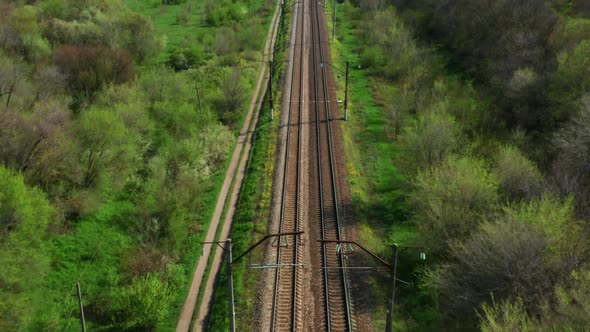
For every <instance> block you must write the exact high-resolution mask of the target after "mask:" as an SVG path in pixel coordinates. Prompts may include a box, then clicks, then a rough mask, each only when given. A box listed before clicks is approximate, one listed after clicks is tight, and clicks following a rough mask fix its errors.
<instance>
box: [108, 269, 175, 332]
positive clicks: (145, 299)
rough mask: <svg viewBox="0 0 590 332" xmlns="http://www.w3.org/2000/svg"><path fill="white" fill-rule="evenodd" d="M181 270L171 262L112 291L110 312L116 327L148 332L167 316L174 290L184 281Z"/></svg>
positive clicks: (123, 329)
mask: <svg viewBox="0 0 590 332" xmlns="http://www.w3.org/2000/svg"><path fill="white" fill-rule="evenodd" d="M182 275H183V274H182V269H181V268H180V267H179V266H175V265H171V266H169V267H168V269H167V270H166V271H165V272H164V273H161V274H160V273H148V274H146V275H145V276H141V277H135V278H133V281H132V283H131V285H130V286H129V287H125V288H122V289H118V290H117V291H116V292H115V293H114V305H113V311H114V313H115V315H114V317H115V323H116V326H117V329H118V330H122V331H138V330H141V331H152V330H155V329H156V328H157V327H158V326H159V325H160V324H161V323H163V322H164V320H165V319H166V317H168V311H169V310H170V307H171V305H172V302H173V301H174V300H175V292H176V289H177V288H178V287H179V286H180V285H181V283H182V282H183V281H184V280H183V278H182Z"/></svg>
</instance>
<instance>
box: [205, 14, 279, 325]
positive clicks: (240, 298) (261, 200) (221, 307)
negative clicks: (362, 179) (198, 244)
mask: <svg viewBox="0 0 590 332" xmlns="http://www.w3.org/2000/svg"><path fill="white" fill-rule="evenodd" d="M287 21H288V20H286V21H285V22H287ZM286 25H287V26H288V24H287V23H286ZM286 34H288V31H285V30H281V34H280V35H279V38H278V39H277V45H283V40H282V38H284V36H285V35H286ZM284 55H285V52H284V50H282V51H280V52H278V53H277V59H281V58H282V57H284ZM283 66H284V65H283ZM283 68H284V67H283ZM279 72H282V70H277V72H276V73H279ZM281 82H282V80H279V79H275V80H274V85H273V88H274V91H279V89H280V86H281ZM268 97H269V96H268V93H267V94H265V96H264V100H263V103H262V109H261V110H260V118H259V123H258V127H257V128H255V132H254V139H253V145H252V150H251V152H250V156H249V159H248V165H247V169H246V176H245V178H244V182H243V184H242V188H241V190H240V195H239V197H238V203H237V208H236V215H235V217H234V221H233V224H232V230H231V233H230V237H231V239H232V243H233V253H234V258H235V257H236V256H237V255H239V254H241V253H243V252H245V251H246V250H247V249H248V247H249V246H250V245H252V244H253V243H254V242H256V241H258V240H259V239H261V238H262V237H263V236H265V235H266V234H267V229H268V221H269V220H270V216H271V200H272V188H273V178H274V167H275V165H274V162H275V155H276V145H277V135H278V129H279V120H278V119H280V116H281V114H280V113H281V112H280V107H279V105H280V100H281V98H282V96H281V93H280V92H279V93H276V94H275V95H274V96H273V98H274V104H275V120H274V121H271V120H270V109H269V105H268ZM263 248H264V246H261V247H258V248H257V249H256V250H254V251H253V252H252V253H251V254H249V255H248V257H245V258H244V259H243V260H242V261H241V262H238V264H236V265H234V269H233V271H234V290H235V298H236V300H235V304H236V306H235V307H236V324H237V325H238V330H244V331H247V330H252V329H253V328H254V326H255V324H256V322H255V321H254V318H255V316H254V310H255V307H254V301H255V300H254V299H255V298H256V291H257V289H256V285H257V283H258V279H259V276H260V273H259V271H260V270H252V269H248V267H247V265H248V264H250V263H261V262H262V258H263V251H264V250H263ZM226 285H227V271H226V269H225V266H224V267H223V268H222V270H221V275H220V278H219V280H218V283H217V285H216V286H217V288H216V291H215V297H214V304H213V308H212V311H211V316H210V320H209V330H211V331H227V330H228V329H229V318H228V312H229V304H228V301H227V296H228V294H227V287H226Z"/></svg>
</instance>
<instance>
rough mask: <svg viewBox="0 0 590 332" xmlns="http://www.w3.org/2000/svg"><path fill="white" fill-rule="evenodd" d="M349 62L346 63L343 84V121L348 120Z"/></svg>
mask: <svg viewBox="0 0 590 332" xmlns="http://www.w3.org/2000/svg"><path fill="white" fill-rule="evenodd" d="M349 64H350V63H349V62H348V61H346V75H345V76H346V81H345V82H346V83H345V84H344V121H347V120H348V72H349V70H348V67H349Z"/></svg>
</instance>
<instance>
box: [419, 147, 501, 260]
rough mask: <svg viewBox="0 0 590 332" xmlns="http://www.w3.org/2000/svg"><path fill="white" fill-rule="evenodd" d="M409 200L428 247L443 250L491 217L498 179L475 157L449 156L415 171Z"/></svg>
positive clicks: (441, 251)
mask: <svg viewBox="0 0 590 332" xmlns="http://www.w3.org/2000/svg"><path fill="white" fill-rule="evenodd" d="M413 185H414V191H413V193H412V195H411V197H410V203H411V204H412V206H413V207H414V211H416V212H415V214H414V216H413V218H412V219H413V220H414V222H415V223H416V224H417V225H418V227H419V229H420V231H421V233H422V235H423V236H424V238H425V240H426V244H427V247H428V248H431V249H432V250H433V251H435V252H439V253H444V252H445V251H446V250H447V249H448V247H449V245H450V244H451V243H452V242H453V241H456V240H463V239H466V238H467V237H468V235H469V234H470V233H471V232H473V231H474V230H475V229H477V226H478V224H480V223H481V222H483V221H484V220H486V219H489V218H491V217H492V216H493V213H494V211H495V210H496V205H497V201H498V182H497V180H496V178H495V177H494V175H493V174H492V173H491V172H490V171H488V169H487V167H486V166H485V164H484V163H483V162H482V161H480V160H477V159H473V158H468V157H454V156H451V157H449V158H448V159H446V160H445V161H444V162H443V163H442V164H441V165H440V166H438V167H434V168H432V169H425V170H422V171H419V172H418V175H417V176H416V178H415V180H414V181H413Z"/></svg>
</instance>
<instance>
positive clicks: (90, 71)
mask: <svg viewBox="0 0 590 332" xmlns="http://www.w3.org/2000/svg"><path fill="white" fill-rule="evenodd" d="M53 58H54V62H55V64H56V65H57V67H58V68H59V69H60V71H61V72H62V73H63V74H64V75H65V76H66V77H67V82H68V89H69V90H70V92H71V93H73V94H74V95H75V97H77V99H78V100H76V101H75V105H74V106H75V107H79V106H80V105H81V104H83V103H88V102H90V101H92V100H93V98H94V96H95V93H96V92H97V91H99V90H100V89H101V88H102V87H103V86H105V85H106V84H108V83H114V84H120V83H124V82H127V81H129V80H131V79H133V78H134V77H135V72H134V65H133V59H132V58H131V56H130V55H129V53H128V52H127V51H125V50H113V49H108V48H105V47H99V46H73V45H65V46H61V47H59V48H57V49H56V50H55V52H54V56H53Z"/></svg>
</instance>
